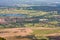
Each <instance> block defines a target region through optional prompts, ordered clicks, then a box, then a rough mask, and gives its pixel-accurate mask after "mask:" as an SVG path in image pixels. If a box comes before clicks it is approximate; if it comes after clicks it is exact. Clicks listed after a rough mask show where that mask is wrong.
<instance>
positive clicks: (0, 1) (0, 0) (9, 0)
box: [0, 0, 60, 5]
mask: <svg viewBox="0 0 60 40" xmlns="http://www.w3.org/2000/svg"><path fill="white" fill-rule="evenodd" d="M24 2H28V3H30V2H32V3H34V2H51V3H52V2H57V3H58V2H60V0H0V5H11V4H17V3H24Z"/></svg>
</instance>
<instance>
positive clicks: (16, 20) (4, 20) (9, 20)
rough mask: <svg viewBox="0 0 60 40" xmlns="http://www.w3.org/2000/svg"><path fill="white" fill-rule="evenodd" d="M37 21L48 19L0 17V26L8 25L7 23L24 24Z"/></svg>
mask: <svg viewBox="0 0 60 40" xmlns="http://www.w3.org/2000/svg"><path fill="white" fill-rule="evenodd" d="M39 21H48V19H40V18H21V17H1V18H0V24H9V23H12V22H14V23H24V22H39Z"/></svg>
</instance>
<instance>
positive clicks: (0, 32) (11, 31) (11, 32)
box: [0, 27, 60, 37]
mask: <svg viewBox="0 0 60 40" xmlns="http://www.w3.org/2000/svg"><path fill="white" fill-rule="evenodd" d="M33 29H40V30H46V29H47V30H55V29H56V28H43V27H39V28H8V29H0V37H10V36H26V35H31V33H32V32H33ZM46 35H47V36H56V35H57V36H59V35H60V33H54V34H46ZM46 35H45V36H46Z"/></svg>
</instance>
